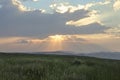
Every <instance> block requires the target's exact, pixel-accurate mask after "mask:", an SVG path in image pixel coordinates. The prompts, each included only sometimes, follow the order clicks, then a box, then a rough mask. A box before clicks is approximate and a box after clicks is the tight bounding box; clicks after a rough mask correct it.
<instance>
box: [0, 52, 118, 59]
mask: <svg viewBox="0 0 120 80" xmlns="http://www.w3.org/2000/svg"><path fill="white" fill-rule="evenodd" d="M0 53H2V54H4V53H8V52H0ZM10 53H16V54H17V53H23V54H47V55H49V54H53V55H73V56H88V57H96V58H104V59H116V60H120V52H96V53H75V52H71V51H48V52H10Z"/></svg>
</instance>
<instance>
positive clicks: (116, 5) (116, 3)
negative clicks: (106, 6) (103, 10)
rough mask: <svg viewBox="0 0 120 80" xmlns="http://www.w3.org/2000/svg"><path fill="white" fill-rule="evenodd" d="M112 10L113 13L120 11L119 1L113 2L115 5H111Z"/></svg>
mask: <svg viewBox="0 0 120 80" xmlns="http://www.w3.org/2000/svg"><path fill="white" fill-rule="evenodd" d="M113 8H114V10H115V11H117V10H119V9H120V0H116V1H115V3H114V4H113Z"/></svg>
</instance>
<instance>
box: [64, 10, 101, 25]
mask: <svg viewBox="0 0 120 80" xmlns="http://www.w3.org/2000/svg"><path fill="white" fill-rule="evenodd" d="M88 16H89V17H85V18H82V19H80V20H77V21H73V20H71V21H68V22H66V25H73V26H85V25H89V24H92V23H99V24H101V25H103V24H102V23H101V22H100V21H99V19H98V18H99V15H98V14H97V11H95V10H93V11H91V12H89V13H88Z"/></svg>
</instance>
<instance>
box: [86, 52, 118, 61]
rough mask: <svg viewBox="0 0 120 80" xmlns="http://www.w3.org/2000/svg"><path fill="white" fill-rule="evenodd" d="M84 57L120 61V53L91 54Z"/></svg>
mask: <svg viewBox="0 0 120 80" xmlns="http://www.w3.org/2000/svg"><path fill="white" fill-rule="evenodd" d="M84 56H91V57H98V58H106V59H117V60H120V52H99V53H89V54H84Z"/></svg>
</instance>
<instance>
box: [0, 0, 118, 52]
mask: <svg viewBox="0 0 120 80" xmlns="http://www.w3.org/2000/svg"><path fill="white" fill-rule="evenodd" d="M113 2H114V1H113ZM113 2H112V1H110V0H105V1H94V2H92V1H80V0H78V1H73V0H70V1H68V2H67V1H66V2H65V1H63V2H62V1H57V2H56V3H55V2H52V1H48V0H1V1H0V5H2V7H1V8H0V51H31V52H37V51H57V50H64V51H71V50H72V51H75V52H100V51H119V48H120V42H119V41H120V37H119V35H120V28H119V21H120V14H119V9H116V10H117V11H116V12H115V11H114V10H113V4H114V3H113ZM116 2H117V1H116ZM114 9H115V8H114ZM3 15H4V16H3ZM111 45H112V46H113V47H110V46H111Z"/></svg>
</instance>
